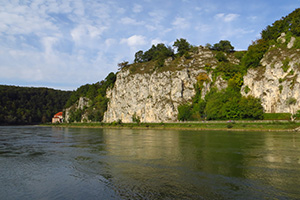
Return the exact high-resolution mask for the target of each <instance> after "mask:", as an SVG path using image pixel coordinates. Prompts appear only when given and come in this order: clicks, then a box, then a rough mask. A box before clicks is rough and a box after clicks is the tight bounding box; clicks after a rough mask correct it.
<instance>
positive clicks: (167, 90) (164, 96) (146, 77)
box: [104, 47, 227, 122]
mask: <svg viewBox="0 0 300 200" xmlns="http://www.w3.org/2000/svg"><path fill="white" fill-rule="evenodd" d="M208 60H209V61H210V63H212V66H211V67H212V68H214V67H215V66H216V63H217V61H216V60H215V58H214V55H213V53H212V52H211V51H210V50H207V49H204V48H201V47H200V48H199V51H198V52H197V53H196V54H195V55H194V56H193V58H192V59H189V61H187V60H185V59H184V58H183V59H182V60H181V61H180V63H179V64H178V65H177V67H179V69H177V70H175V71H158V70H157V71H154V72H153V73H135V74H134V73H130V70H121V71H120V72H119V73H118V74H117V80H116V82H115V86H114V88H113V89H112V90H109V91H108V92H107V97H108V98H109V99H110V101H109V103H108V108H107V111H106V113H105V115H104V122H113V121H118V120H122V122H132V116H133V115H134V114H135V115H136V116H137V117H139V118H140V120H141V122H173V121H177V114H178V110H177V107H178V105H180V104H182V103H186V102H188V101H191V99H192V97H193V96H194V95H195V89H194V85H195V83H196V82H197V76H198V75H199V74H200V73H205V74H207V76H208V77H209V80H208V81H207V82H205V83H204V84H203V89H202V93H201V95H202V96H203V97H204V96H205V94H206V93H207V92H208V91H209V90H210V88H211V82H212V76H211V74H209V73H208V72H207V71H206V70H205V69H204V67H205V62H206V61H208ZM167 62H170V60H167V61H166V63H165V65H168V63H167ZM215 85H216V86H217V88H219V89H221V88H226V87H227V83H226V81H223V80H222V78H220V77H218V78H217V80H216V81H215Z"/></svg>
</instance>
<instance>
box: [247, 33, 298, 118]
mask: <svg viewBox="0 0 300 200" xmlns="http://www.w3.org/2000/svg"><path fill="white" fill-rule="evenodd" d="M277 41H279V42H281V43H286V42H287V41H286V38H285V34H281V36H280V37H279V38H278V40H277ZM294 42H295V39H293V37H292V38H291V40H290V41H289V42H288V44H287V47H285V48H282V47H281V48H277V47H275V46H273V47H271V48H270V49H269V51H268V52H267V53H266V54H265V55H264V57H263V59H262V60H261V65H262V66H260V67H258V68H255V69H249V70H248V73H247V75H246V76H244V85H243V87H242V89H241V92H242V95H244V96H249V95H252V96H254V97H258V98H260V99H261V101H262V106H263V108H264V111H265V112H266V113H292V114H295V112H296V111H297V110H299V109H300V76H299V75H300V49H293V48H292V45H293V44H294Z"/></svg>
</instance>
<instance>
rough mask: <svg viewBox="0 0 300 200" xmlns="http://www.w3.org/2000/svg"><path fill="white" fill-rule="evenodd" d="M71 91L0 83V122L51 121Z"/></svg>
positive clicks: (36, 122)
mask: <svg viewBox="0 0 300 200" xmlns="http://www.w3.org/2000/svg"><path fill="white" fill-rule="evenodd" d="M71 94H72V92H71V91H60V90H54V89H49V88H32V87H17V86H5V85H0V124H1V125H10V124H39V123H46V122H51V119H52V117H53V115H54V114H56V113H57V112H60V111H62V110H63V108H64V106H65V104H66V102H67V101H68V99H69V98H70V96H71Z"/></svg>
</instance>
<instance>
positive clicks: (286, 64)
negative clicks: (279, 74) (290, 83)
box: [281, 57, 290, 72]
mask: <svg viewBox="0 0 300 200" xmlns="http://www.w3.org/2000/svg"><path fill="white" fill-rule="evenodd" d="M289 63H290V59H289V58H288V57H287V58H286V59H284V60H283V61H282V66H281V68H282V70H283V71H284V72H287V71H288V69H289V68H290V66H289Z"/></svg>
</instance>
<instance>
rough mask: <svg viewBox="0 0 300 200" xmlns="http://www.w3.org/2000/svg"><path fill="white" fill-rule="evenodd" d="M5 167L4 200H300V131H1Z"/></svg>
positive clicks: (1, 196) (0, 194)
mask: <svg viewBox="0 0 300 200" xmlns="http://www.w3.org/2000/svg"><path fill="white" fill-rule="evenodd" d="M0 163H1V168H2V169H4V170H3V171H4V173H1V175H0V178H1V180H2V181H1V183H0V199H19V198H20V197H22V199H32V198H34V199H43V198H45V199H297V198H300V192H299V188H300V182H299V180H300V135H299V134H297V133H278V132H274V133H270V132H268V133H267V132H266V133H264V132H226V131H223V132H220V131H174V130H130V129H120V130H119V129H72V128H55V127H52V128H51V127H50V128H41V127H0ZM7 197H10V198H7Z"/></svg>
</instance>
